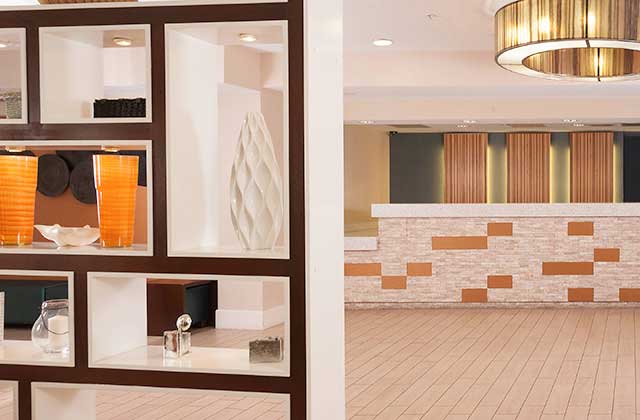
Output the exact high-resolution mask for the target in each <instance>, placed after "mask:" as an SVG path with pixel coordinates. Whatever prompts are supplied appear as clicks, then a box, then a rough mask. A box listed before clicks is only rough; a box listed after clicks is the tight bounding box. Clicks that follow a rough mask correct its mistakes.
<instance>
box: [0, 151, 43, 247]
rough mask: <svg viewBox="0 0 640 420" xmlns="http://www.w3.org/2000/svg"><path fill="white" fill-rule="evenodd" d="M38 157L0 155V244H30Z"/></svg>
mask: <svg viewBox="0 0 640 420" xmlns="http://www.w3.org/2000/svg"><path fill="white" fill-rule="evenodd" d="M37 184H38V158H36V157H32V156H11V155H5V156H0V245H30V244H31V242H32V241H33V218H34V211H35V205H36V186H37Z"/></svg>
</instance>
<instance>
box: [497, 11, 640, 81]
mask: <svg viewBox="0 0 640 420" xmlns="http://www.w3.org/2000/svg"><path fill="white" fill-rule="evenodd" d="M639 18H640V5H639V4H638V2H637V1H630V0H519V1H514V2H512V3H509V4H507V5H506V6H504V7H503V8H502V9H500V10H499V11H498V12H497V13H496V18H495V26H496V28H495V29H496V61H497V63H498V64H499V65H500V66H502V67H504V68H506V69H508V70H511V71H514V72H517V73H521V74H525V75H528V76H535V77H544V78H549V79H569V80H583V81H599V82H606V81H618V80H628V79H634V78H638V77H639V74H640V52H639V51H640V33H639V27H640V25H639Z"/></svg>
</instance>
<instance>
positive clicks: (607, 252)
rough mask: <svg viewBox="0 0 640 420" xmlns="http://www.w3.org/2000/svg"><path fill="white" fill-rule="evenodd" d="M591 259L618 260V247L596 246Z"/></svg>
mask: <svg viewBox="0 0 640 420" xmlns="http://www.w3.org/2000/svg"><path fill="white" fill-rule="evenodd" d="M593 259H594V260H595V261H596V262H620V248H596V249H595V250H594V251H593Z"/></svg>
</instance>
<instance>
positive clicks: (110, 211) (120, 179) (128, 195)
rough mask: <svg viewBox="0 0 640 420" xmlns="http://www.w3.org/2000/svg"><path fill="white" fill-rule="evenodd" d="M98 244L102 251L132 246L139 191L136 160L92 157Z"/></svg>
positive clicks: (108, 156)
mask: <svg viewBox="0 0 640 420" xmlns="http://www.w3.org/2000/svg"><path fill="white" fill-rule="evenodd" d="M93 175H94V180H95V185H96V194H97V198H98V222H99V224H100V243H101V244H102V246H103V247H104V248H126V247H130V246H131V245H133V227H134V224H135V213H136V190H137V188H138V157H137V156H120V155H94V156H93Z"/></svg>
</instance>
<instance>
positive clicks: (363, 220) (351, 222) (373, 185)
mask: <svg viewBox="0 0 640 420" xmlns="http://www.w3.org/2000/svg"><path fill="white" fill-rule="evenodd" d="M388 202H389V130H388V128H386V127H380V126H354V125H347V126H345V128H344V219H345V220H344V225H345V235H346V236H376V235H377V223H378V222H377V220H376V219H373V218H371V204H376V203H388Z"/></svg>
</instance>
